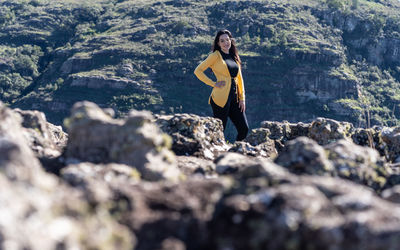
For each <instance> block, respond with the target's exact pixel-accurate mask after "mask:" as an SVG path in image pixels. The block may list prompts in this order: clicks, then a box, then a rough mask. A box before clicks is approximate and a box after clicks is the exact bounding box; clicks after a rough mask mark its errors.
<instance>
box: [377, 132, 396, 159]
mask: <svg viewBox="0 0 400 250" xmlns="http://www.w3.org/2000/svg"><path fill="white" fill-rule="evenodd" d="M381 136H382V140H383V142H384V143H385V144H386V149H385V151H386V157H387V160H388V161H391V162H395V163H398V162H400V127H394V128H383V129H382V131H381Z"/></svg>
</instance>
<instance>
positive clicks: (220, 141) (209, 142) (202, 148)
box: [156, 114, 228, 160]
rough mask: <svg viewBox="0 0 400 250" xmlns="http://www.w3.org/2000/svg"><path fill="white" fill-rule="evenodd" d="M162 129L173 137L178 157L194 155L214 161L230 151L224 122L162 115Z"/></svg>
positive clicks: (159, 117) (180, 115) (188, 115)
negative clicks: (218, 156) (226, 140)
mask: <svg viewBox="0 0 400 250" xmlns="http://www.w3.org/2000/svg"><path fill="white" fill-rule="evenodd" d="M156 118H157V120H156V122H157V124H158V125H159V126H160V128H161V129H162V130H163V131H164V132H165V133H167V134H169V135H170V136H171V137H172V140H173V143H172V150H173V151H174V152H175V153H176V154H177V155H193V156H197V157H203V158H206V159H210V160H213V159H214V158H215V157H216V156H217V155H218V153H219V152H224V151H226V150H227V149H228V145H227V144H226V142H225V138H224V134H223V132H222V131H223V129H222V122H221V120H219V119H216V118H212V117H200V116H197V115H193V114H175V115H160V116H157V117H156Z"/></svg>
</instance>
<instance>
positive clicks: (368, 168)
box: [324, 140, 392, 191]
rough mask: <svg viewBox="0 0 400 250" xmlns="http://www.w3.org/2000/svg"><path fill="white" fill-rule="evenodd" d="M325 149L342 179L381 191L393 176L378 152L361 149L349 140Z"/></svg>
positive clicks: (365, 148) (338, 142)
mask: <svg viewBox="0 0 400 250" xmlns="http://www.w3.org/2000/svg"><path fill="white" fill-rule="evenodd" d="M324 148H325V150H327V152H328V159H329V160H330V161H331V162H332V164H333V165H334V167H335V172H336V174H337V175H338V176H340V177H342V178H346V179H349V180H352V181H354V182H357V183H360V184H364V185H367V186H369V187H371V188H373V189H375V190H377V191H380V190H382V189H383V188H384V187H385V185H386V182H387V178H389V177H390V176H391V174H392V170H391V169H390V167H389V166H388V165H387V164H386V163H385V162H384V159H383V158H382V157H381V156H380V155H379V153H378V151H376V150H374V149H372V148H368V147H361V146H358V145H355V144H354V143H352V142H349V141H347V140H339V141H337V142H334V143H331V144H329V145H326V146H325V147H324Z"/></svg>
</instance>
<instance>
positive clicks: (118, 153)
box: [65, 102, 181, 181]
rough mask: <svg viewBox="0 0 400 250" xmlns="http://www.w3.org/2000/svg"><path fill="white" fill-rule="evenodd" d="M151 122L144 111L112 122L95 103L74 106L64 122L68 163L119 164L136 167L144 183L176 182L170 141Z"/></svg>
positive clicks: (178, 175)
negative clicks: (147, 181) (161, 180)
mask: <svg viewBox="0 0 400 250" xmlns="http://www.w3.org/2000/svg"><path fill="white" fill-rule="evenodd" d="M152 120H153V116H152V114H151V113H150V112H147V111H136V110H132V111H131V112H130V113H129V115H128V117H127V118H125V119H123V120H122V119H113V118H112V117H111V116H110V115H109V114H108V113H106V112H104V111H103V110H102V109H101V108H99V107H98V106H97V105H96V104H94V103H90V102H79V103H76V104H75V105H74V107H73V109H72V111H71V116H70V118H68V119H67V120H66V122H65V124H66V126H67V128H68V135H69V139H68V144H67V149H66V157H67V158H68V160H69V161H68V162H74V161H76V160H77V161H89V162H93V163H111V162H114V163H121V164H126V165H130V166H133V167H135V168H136V169H137V170H138V171H139V172H140V174H141V176H142V177H143V178H144V179H146V180H160V179H169V180H173V181H177V180H179V179H180V178H181V173H180V171H179V169H178V168H177V167H176V159H175V155H174V154H173V152H171V151H170V149H169V148H170V146H171V139H170V137H169V136H168V135H166V134H164V133H162V132H161V131H160V130H159V128H158V127H157V126H156V125H155V124H154V123H153V122H152Z"/></svg>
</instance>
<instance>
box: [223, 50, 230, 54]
mask: <svg viewBox="0 0 400 250" xmlns="http://www.w3.org/2000/svg"><path fill="white" fill-rule="evenodd" d="M221 53H222V54H224V55H230V54H229V52H228V53H225V52H223V51H222V49H221Z"/></svg>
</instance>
